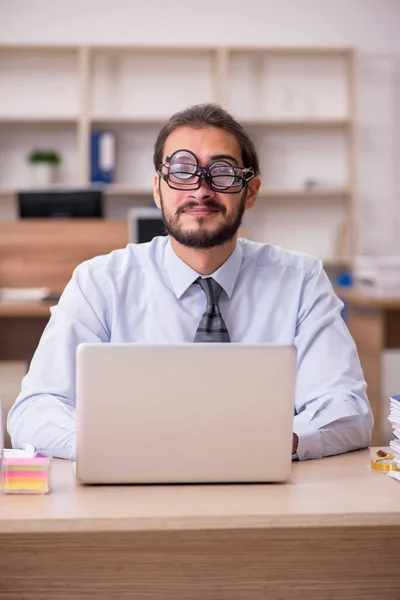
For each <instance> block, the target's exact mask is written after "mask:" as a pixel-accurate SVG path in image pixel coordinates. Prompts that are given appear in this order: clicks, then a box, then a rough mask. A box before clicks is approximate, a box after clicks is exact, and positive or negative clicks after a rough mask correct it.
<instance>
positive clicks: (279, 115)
mask: <svg viewBox="0 0 400 600" xmlns="http://www.w3.org/2000/svg"><path fill="white" fill-rule="evenodd" d="M354 60H355V55H354V51H353V50H352V49H351V48H271V47H264V48H260V47H233V46H226V47H225V46H205V47H181V46H174V47H158V46H151V47H150V46H107V45H104V46H102V45H93V46H77V45H70V46H51V45H43V46H33V45H32V46H29V45H21V46H17V45H0V88H1V89H2V94H1V96H0V200H1V202H2V203H4V202H10V200H12V199H13V197H14V196H15V193H16V190H18V189H23V188H27V187H29V186H30V179H29V169H28V166H27V164H26V160H25V159H26V155H27V154H28V152H29V151H30V150H31V149H32V147H33V146H34V145H35V144H37V145H39V146H40V145H41V146H48V147H51V148H54V149H56V150H59V151H60V152H61V154H62V158H63V163H62V166H61V168H60V173H59V179H58V182H57V185H59V186H61V187H65V186H78V185H79V186H88V185H90V168H89V166H90V160H89V150H90V133H91V131H92V130H94V129H98V128H101V129H112V130H113V131H115V135H116V143H117V165H116V175H115V183H114V184H113V185H111V186H109V187H107V188H104V191H105V195H106V198H107V202H109V203H111V205H112V203H120V202H122V201H124V202H126V200H127V198H128V200H129V198H132V202H134V203H135V205H137V203H138V202H140V201H141V199H142V201H143V204H150V203H151V202H152V197H151V195H152V190H151V185H152V180H153V176H154V171H153V165H152V151H153V145H154V141H155V137H156V135H157V133H158V130H159V128H160V127H161V126H162V124H163V123H165V122H166V121H167V120H168V118H169V117H170V116H171V114H172V113H173V112H175V111H176V110H180V109H182V108H184V107H186V106H188V105H190V104H194V103H199V102H218V103H220V104H221V105H222V106H224V108H226V109H228V110H229V111H230V112H231V113H232V114H234V116H235V117H236V118H237V119H238V120H239V121H240V122H241V123H242V124H243V125H244V126H245V127H246V128H248V130H249V132H250V134H251V135H252V137H253V139H254V141H255V143H256V146H257V149H258V152H259V155H260V162H261V173H262V180H263V189H262V191H261V193H260V200H259V202H258V204H257V205H256V207H255V208H254V209H253V211H251V213H252V215H250V214H249V219H247V221H246V223H245V231H246V234H247V235H248V237H249V238H253V239H258V240H263V241H269V240H272V241H273V242H274V243H279V240H280V239H282V240H283V241H284V242H285V244H286V245H287V242H288V236H287V235H286V232H287V228H288V227H289V229H290V226H293V223H292V224H290V223H291V220H292V221H293V222H294V223H296V222H298V221H299V212H298V211H299V210H300V209H301V211H302V213H301V217H302V221H301V224H300V225H299V227H302V228H303V229H304V235H303V242H304V243H303V242H302V241H301V240H300V237H301V236H300V232H299V231H298V232H297V234H296V236H294V237H293V243H294V244H295V245H296V247H295V249H298V250H302V251H309V252H310V253H313V254H317V255H320V256H321V258H323V259H324V260H325V261H326V264H341V263H342V262H343V261H344V260H345V261H347V260H348V258H349V257H351V255H352V252H353V248H354V242H355V233H356V228H355V223H354V215H355V212H356V186H355V179H356V178H355V117H356V114H355V77H354ZM310 180H311V181H312V182H313V183H315V184H316V185H315V186H311V187H312V189H310V185H309V181H310ZM328 209H329V210H328ZM279 211H281V217H280V216H279ZM272 224H273V225H272ZM272 227H273V229H271V228H272ZM333 227H335V228H336V229H337V232H338V236H337V237H338V239H339V238H340V239H342V240H343V239H347V240H350V244H347V245H345V246H343V244H338V245H337V246H336V247H335V248H331V250H330V251H329V252H328V251H327V249H326V248H325V249H324V250H323V252H322V250H321V252H319V247H318V243H319V242H318V241H317V240H318V239H321V238H322V235H321V229H322V230H323V229H324V228H326V230H328V229H329V230H330V233H329V235H330V237H331V238H332V239H334V237H335V236H334V235H332V231H331V230H332V228H333ZM344 229H345V230H346V231H347V235H345V236H343V235H342V233H343V230H344ZM316 231H318V235H314V233H315V232H316ZM339 232H340V235H339ZM253 234H254V235H253ZM281 234H282V235H281ZM313 240H315V244H314V243H313ZM289 245H290V237H289Z"/></svg>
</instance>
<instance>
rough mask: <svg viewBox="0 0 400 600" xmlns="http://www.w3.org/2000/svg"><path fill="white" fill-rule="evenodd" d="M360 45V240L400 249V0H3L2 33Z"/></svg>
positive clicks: (13, 37)
mask: <svg viewBox="0 0 400 600" xmlns="http://www.w3.org/2000/svg"><path fill="white" fill-rule="evenodd" d="M4 42H15V43H19V42H29V43H32V42H33V43H38V44H40V43H44V42H49V43H74V42H75V43H95V42H100V43H116V44H118V43H129V44H142V43H143V44H149V45H153V44H160V45H161V44H174V45H179V44H196V45H202V44H204V45H206V44H218V43H219V44H230V43H232V44H247V45H258V44H262V45H292V46H297V45H305V46H320V45H322V46H330V45H331V46H354V47H356V48H357V49H358V50H359V51H360V67H359V90H358V104H359V115H360V119H359V121H360V129H359V144H358V180H359V190H360V213H359V222H360V229H361V235H360V238H361V249H362V250H363V251H366V252H373V253H379V254H385V253H400V244H398V241H397V240H398V234H397V232H398V231H399V230H400V201H399V200H400V176H399V175H398V171H399V169H400V117H399V116H398V115H397V113H399V112H400V83H399V82H400V67H399V64H400V0H278V1H277V0H230V1H229V2H228V1H225V0H202V1H201V2H198V3H196V2H193V1H192V2H189V1H188V0H169V1H168V2H167V1H164V0H151V1H147V2H138V1H134V0H112V1H111V2H105V1H101V0H35V1H34V2H33V1H32V0H0V43H4Z"/></svg>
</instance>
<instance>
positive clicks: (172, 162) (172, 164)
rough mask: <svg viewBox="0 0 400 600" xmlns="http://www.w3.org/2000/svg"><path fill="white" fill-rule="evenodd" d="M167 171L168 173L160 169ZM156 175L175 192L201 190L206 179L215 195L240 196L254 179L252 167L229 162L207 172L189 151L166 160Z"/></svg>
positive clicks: (217, 165) (168, 157) (219, 161)
mask: <svg viewBox="0 0 400 600" xmlns="http://www.w3.org/2000/svg"><path fill="white" fill-rule="evenodd" d="M162 167H164V168H165V169H167V172H166V173H163V172H162V171H161V168H162ZM157 173H158V174H159V175H160V177H162V179H164V181H165V182H166V183H167V185H168V186H169V187H170V188H172V189H173V190H181V191H191V190H198V189H199V187H200V186H201V182H202V181H203V179H205V181H206V182H207V184H208V186H209V187H210V188H211V189H212V190H213V191H214V192H222V193H223V194H237V193H238V192H240V191H241V190H242V189H243V188H244V186H245V185H246V184H247V183H248V182H249V181H250V180H251V179H252V178H253V177H254V169H253V168H252V167H249V168H245V167H236V166H234V165H232V164H231V163H230V162H229V161H228V160H224V159H218V160H215V161H214V162H212V163H211V164H210V165H209V166H208V167H207V168H204V167H200V166H199V163H198V159H197V156H196V155H195V154H193V152H191V151H190V150H176V151H175V152H174V153H173V154H171V156H167V158H166V159H165V163H163V164H161V165H160V169H157Z"/></svg>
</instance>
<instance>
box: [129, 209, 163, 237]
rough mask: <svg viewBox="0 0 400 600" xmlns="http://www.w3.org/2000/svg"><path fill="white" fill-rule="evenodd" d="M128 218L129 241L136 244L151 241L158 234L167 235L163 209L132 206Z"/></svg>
mask: <svg viewBox="0 0 400 600" xmlns="http://www.w3.org/2000/svg"><path fill="white" fill-rule="evenodd" d="M127 219H128V231H129V241H130V242H133V243H134V244H142V243H144V242H151V240H152V239H153V238H154V237H156V236H158V235H166V231H165V228H164V221H163V219H162V215H161V211H160V210H159V209H158V208H156V207H138V208H131V209H130V210H129V211H128V216H127Z"/></svg>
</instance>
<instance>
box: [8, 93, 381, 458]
mask: <svg viewBox="0 0 400 600" xmlns="http://www.w3.org/2000/svg"><path fill="white" fill-rule="evenodd" d="M154 166H155V170H156V175H155V177H154V200H155V202H156V204H157V206H158V207H159V208H161V210H162V214H163V219H164V223H165V228H166V230H167V232H168V234H169V237H158V238H155V239H154V240H153V241H152V242H150V243H148V244H139V245H133V244H129V245H128V246H127V247H126V248H125V249H122V250H116V251H114V252H112V253H111V254H109V255H107V256H100V257H96V258H94V259H92V260H89V261H87V262H85V263H83V264H81V265H80V266H78V267H77V269H76V270H75V272H74V274H73V277H72V279H71V281H70V282H69V283H68V285H67V286H66V288H65V290H64V293H63V295H62V297H61V299H60V301H59V303H58V305H57V306H55V307H54V308H52V310H51V319H50V321H49V324H48V326H47V327H46V330H45V332H44V334H43V337H42V339H41V341H40V344H39V346H38V348H37V350H36V353H35V355H34V357H33V360H32V363H31V366H30V370H29V373H28V374H27V376H26V377H25V378H24V380H23V382H22V390H21V393H20V395H19V397H18V398H17V400H16V402H15V404H14V406H13V408H12V409H11V411H10V414H9V421H8V424H9V432H10V435H11V438H12V441H13V445H14V446H16V447H18V446H19V445H20V444H21V443H23V442H30V443H32V444H33V445H34V446H36V447H37V448H41V449H43V448H49V449H50V450H52V452H53V454H54V455H55V456H59V457H64V458H71V459H73V458H75V353H76V348H77V346H78V344H79V343H81V342H140V343H149V344H151V343H155V344H156V343H168V342H170V343H176V342H194V343H196V342H220V341H223V342H227V343H229V342H239V343H240V342H242V343H253V344H254V343H258V342H274V343H278V344H292V343H294V344H295V345H296V346H297V350H298V373H297V388H296V398H295V408H296V415H295V417H294V426H293V430H294V433H293V453H296V455H297V457H298V458H299V459H306V458H319V457H322V456H327V455H331V454H338V453H342V452H346V451H348V450H352V449H355V448H362V447H365V446H367V445H368V444H369V442H370V433H371V428H372V422H373V421H372V415H371V410H370V406H369V404H368V400H367V398H366V395H365V389H366V384H365V382H364V378H363V374H362V371H361V368H360V364H359V360H358V356H357V351H356V348H355V344H354V342H353V340H352V338H351V336H350V334H349V332H348V330H347V327H346V325H345V323H344V322H343V319H342V317H341V315H340V312H341V308H342V303H341V302H340V300H339V299H338V298H337V297H336V296H335V294H334V292H333V290H332V287H331V285H330V283H329V280H328V278H327V276H326V274H325V272H324V270H323V268H322V264H321V261H320V260H317V259H315V258H312V257H310V256H308V255H303V254H298V253H292V252H288V251H286V250H283V249H282V248H280V247H275V246H271V245H268V244H259V243H254V242H250V241H247V240H245V239H239V240H238V239H237V232H238V229H239V226H240V223H241V220H242V216H243V213H244V211H245V210H247V209H250V208H251V207H252V206H253V205H254V203H255V201H256V199H257V194H258V191H259V188H260V178H259V166H258V157H257V154H256V151H255V149H254V145H253V143H252V141H251V139H250V138H249V137H248V135H247V134H246V132H245V131H244V130H243V128H242V127H241V126H240V125H239V124H238V123H237V122H236V121H235V120H234V119H233V118H232V117H231V116H230V115H229V114H228V113H226V112H225V111H224V110H223V109H222V108H220V107H218V106H216V105H211V104H203V105H197V106H192V107H190V108H188V109H187V110H184V111H182V112H180V113H177V114H175V115H173V116H172V118H171V119H170V121H169V122H168V123H167V124H166V125H165V126H164V127H163V128H162V129H161V131H160V133H159V135H158V138H157V141H156V144H155V151H154ZM177 372H179V365H177ZM110 410H112V406H110ZM121 418H123V415H121Z"/></svg>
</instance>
